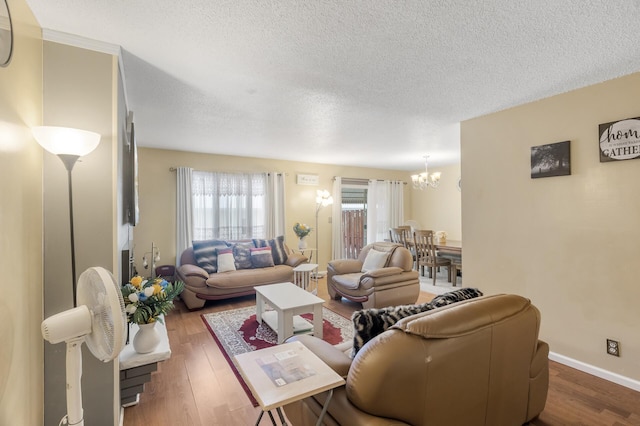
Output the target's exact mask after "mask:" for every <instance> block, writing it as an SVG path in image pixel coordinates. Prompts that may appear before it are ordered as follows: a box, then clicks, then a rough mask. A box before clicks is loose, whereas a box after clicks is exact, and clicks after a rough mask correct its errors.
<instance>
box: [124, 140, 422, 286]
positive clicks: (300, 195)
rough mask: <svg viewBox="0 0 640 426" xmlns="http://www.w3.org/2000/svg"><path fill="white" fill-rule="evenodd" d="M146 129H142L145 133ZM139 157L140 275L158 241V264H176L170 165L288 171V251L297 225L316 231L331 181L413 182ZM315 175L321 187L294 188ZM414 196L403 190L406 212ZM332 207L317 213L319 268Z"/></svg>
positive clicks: (243, 160) (383, 175)
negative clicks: (322, 194) (321, 199)
mask: <svg viewBox="0 0 640 426" xmlns="http://www.w3.org/2000/svg"><path fill="white" fill-rule="evenodd" d="M142 131H143V130H139V132H140V133H141V132H142ZM138 154H139V173H140V175H139V190H140V223H139V225H138V226H136V227H135V230H134V241H135V257H136V265H137V267H138V272H140V273H141V274H145V273H147V274H148V273H149V271H148V270H147V271H145V270H144V269H142V255H143V253H144V252H149V251H151V243H152V242H153V243H155V244H156V245H157V246H158V247H159V248H160V251H161V261H160V262H159V264H161V265H164V264H170V265H173V264H175V263H174V262H175V256H176V253H175V251H176V250H175V245H176V243H175V241H176V239H175V229H176V225H175V217H176V215H175V200H176V174H175V172H170V171H169V167H192V168H194V169H196V170H208V171H234V172H235V171H237V172H251V171H258V172H265V171H277V172H283V173H287V177H286V183H285V185H286V197H287V198H286V213H285V214H286V226H287V233H286V235H285V237H286V242H287V244H288V245H289V246H290V247H296V246H297V238H296V236H295V234H294V233H293V230H292V227H293V225H294V223H295V222H302V223H306V224H307V225H310V226H312V227H315V198H316V190H317V189H327V190H328V191H329V192H331V191H332V188H333V177H334V176H342V177H350V178H372V179H392V180H404V181H407V180H408V179H409V173H407V172H399V171H392V170H379V169H366V168H358V167H343V166H334V165H327V164H311V163H302V162H293V161H281V160H269V159H260V158H249V157H235V156H224V155H208V154H198V153H192V152H182V151H168V150H160V149H151V148H140V149H139V150H138ZM300 173H302V174H317V175H319V177H320V185H318V186H305V185H297V184H296V175H297V174H300ZM409 209H410V193H409V189H408V185H407V186H405V212H408V211H410V210H409ZM330 216H331V208H329V207H326V208H324V209H322V210H320V212H319V214H318V223H319V228H320V232H319V234H318V238H319V245H320V251H321V253H320V262H318V263H319V264H320V267H319V269H320V270H324V269H326V264H327V262H328V261H329V260H330V257H331V225H330V224H329V217H330ZM309 238H310V239H309V246H310V247H311V246H312V245H315V235H314V233H312V234H311V235H310V237H309Z"/></svg>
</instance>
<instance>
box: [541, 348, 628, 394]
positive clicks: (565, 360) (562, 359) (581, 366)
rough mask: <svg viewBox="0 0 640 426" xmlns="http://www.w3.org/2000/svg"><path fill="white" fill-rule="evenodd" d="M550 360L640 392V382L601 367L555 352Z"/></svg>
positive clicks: (551, 353)
mask: <svg viewBox="0 0 640 426" xmlns="http://www.w3.org/2000/svg"><path fill="white" fill-rule="evenodd" d="M549 359H550V360H551V361H555V362H559V363H560V364H563V365H566V366H569V367H572V368H575V369H576V370H580V371H583V372H585V373H588V374H591V375H592V376H596V377H600V378H601V379H604V380H607V381H609V382H613V383H616V384H618V385H621V386H624V387H626V388H629V389H633V390H635V391H638V392H640V381H638V380H634V379H632V378H630V377H625V376H622V375H620V374H618V373H613V372H611V371H607V370H604V369H602V368H600V367H596V366H593V365H590V364H587V363H584V362H582V361H578V360H575V359H573V358H569V357H567V356H564V355H560V354H557V353H555V352H549Z"/></svg>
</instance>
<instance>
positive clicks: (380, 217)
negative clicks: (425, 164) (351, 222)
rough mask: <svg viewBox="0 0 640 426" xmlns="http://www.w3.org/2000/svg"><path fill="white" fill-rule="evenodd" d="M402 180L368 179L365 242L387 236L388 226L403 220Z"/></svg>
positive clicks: (399, 223) (382, 239)
mask: <svg viewBox="0 0 640 426" xmlns="http://www.w3.org/2000/svg"><path fill="white" fill-rule="evenodd" d="M403 185H404V182H402V181H388V180H385V181H377V180H370V181H369V185H368V190H367V206H368V207H367V242H368V243H372V242H375V241H384V240H385V239H388V238H389V228H392V227H395V226H398V225H401V224H402V223H403V222H404V186H403Z"/></svg>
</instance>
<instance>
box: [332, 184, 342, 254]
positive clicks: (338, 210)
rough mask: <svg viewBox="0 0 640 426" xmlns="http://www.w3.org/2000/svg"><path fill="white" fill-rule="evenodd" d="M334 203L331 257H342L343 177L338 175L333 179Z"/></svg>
mask: <svg viewBox="0 0 640 426" xmlns="http://www.w3.org/2000/svg"><path fill="white" fill-rule="evenodd" d="M332 196H333V205H332V206H331V209H332V211H331V215H332V216H333V219H332V221H331V259H342V258H344V257H345V255H344V244H343V238H342V232H343V230H342V178H341V177H340V176H336V177H335V178H334V180H333V194H332Z"/></svg>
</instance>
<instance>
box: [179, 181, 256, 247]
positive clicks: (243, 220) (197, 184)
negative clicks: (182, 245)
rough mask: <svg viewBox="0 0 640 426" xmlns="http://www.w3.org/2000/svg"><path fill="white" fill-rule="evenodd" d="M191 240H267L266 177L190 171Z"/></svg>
mask: <svg viewBox="0 0 640 426" xmlns="http://www.w3.org/2000/svg"><path fill="white" fill-rule="evenodd" d="M191 192H192V196H193V239H194V240H210V239H221V240H244V239H250V238H266V237H267V235H266V234H267V230H266V220H267V211H266V206H267V174H266V173H211V172H201V171H195V170H194V171H193V177H192V187H191Z"/></svg>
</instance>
